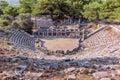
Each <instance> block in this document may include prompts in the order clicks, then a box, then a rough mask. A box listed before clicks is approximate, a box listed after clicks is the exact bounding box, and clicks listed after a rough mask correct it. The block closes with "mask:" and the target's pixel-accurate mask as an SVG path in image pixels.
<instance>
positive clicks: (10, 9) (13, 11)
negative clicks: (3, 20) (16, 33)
mask: <svg viewBox="0 0 120 80" xmlns="http://www.w3.org/2000/svg"><path fill="white" fill-rule="evenodd" d="M17 10H18V7H15V6H14V7H13V6H7V7H6V8H5V9H4V10H3V13H4V14H6V15H10V16H13V17H15V16H17V15H18V11H17Z"/></svg>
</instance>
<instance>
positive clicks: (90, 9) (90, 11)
mask: <svg viewBox="0 0 120 80" xmlns="http://www.w3.org/2000/svg"><path fill="white" fill-rule="evenodd" d="M100 10H101V4H100V3H99V2H92V3H89V4H88V5H85V6H84V12H83V16H84V17H85V18H87V19H89V20H97V19H99V12H100Z"/></svg>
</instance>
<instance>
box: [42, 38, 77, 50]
mask: <svg viewBox="0 0 120 80" xmlns="http://www.w3.org/2000/svg"><path fill="white" fill-rule="evenodd" d="M42 40H43V41H45V43H44V45H45V47H46V48H47V49H49V50H52V51H56V50H64V51H66V50H73V49H74V48H76V47H77V46H78V44H79V42H78V39H68V38H60V39H49V40H48V39H42Z"/></svg>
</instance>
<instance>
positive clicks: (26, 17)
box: [12, 14, 33, 33]
mask: <svg viewBox="0 0 120 80" xmlns="http://www.w3.org/2000/svg"><path fill="white" fill-rule="evenodd" d="M12 27H13V28H18V29H22V30H25V31H26V32H28V33H31V31H32V27H33V22H32V21H31V16H30V14H20V15H19V17H18V18H17V20H16V21H14V22H13V23H12Z"/></svg>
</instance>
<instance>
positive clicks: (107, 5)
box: [100, 0, 120, 20]
mask: <svg viewBox="0 0 120 80" xmlns="http://www.w3.org/2000/svg"><path fill="white" fill-rule="evenodd" d="M119 3H120V0H114V1H113V0H106V1H105V2H104V3H103V6H102V9H101V11H102V12H101V13H100V17H101V18H107V19H108V20H114V19H119V20H120V14H119V13H120V4H119Z"/></svg>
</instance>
